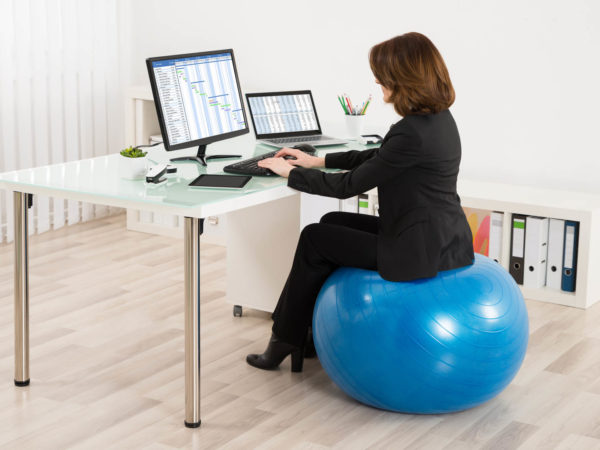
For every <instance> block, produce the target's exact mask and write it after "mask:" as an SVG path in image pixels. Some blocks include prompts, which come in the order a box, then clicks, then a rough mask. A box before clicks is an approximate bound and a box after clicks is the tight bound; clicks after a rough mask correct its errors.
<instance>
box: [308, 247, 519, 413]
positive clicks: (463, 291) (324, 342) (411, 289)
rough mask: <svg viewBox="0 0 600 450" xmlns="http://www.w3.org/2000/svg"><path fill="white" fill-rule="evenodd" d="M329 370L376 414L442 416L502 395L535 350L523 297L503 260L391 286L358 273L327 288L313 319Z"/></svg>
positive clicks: (348, 271)
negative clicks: (531, 345) (529, 347)
mask: <svg viewBox="0 0 600 450" xmlns="http://www.w3.org/2000/svg"><path fill="white" fill-rule="evenodd" d="M313 337H314V341H315V347H316V349H317V354H318V356H319V360H320V362H321V365H322V366H323V368H324V369H325V371H326V372H327V374H328V375H329V377H330V378H331V379H332V380H333V381H334V382H335V383H336V384H337V385H338V386H339V387H340V388H341V389H342V390H343V391H344V392H346V393H347V394H348V395H350V396H351V397H354V398H355V399H356V400H358V401H360V402H362V403H365V404H367V405H371V406H374V407H376V408H381V409H386V410H391V411H398V412H405V413H415V414H437V413H446V412H453V411H460V410H464V409H468V408H472V407H474V406H477V405H479V404H481V403H484V402H486V401H487V400H489V399H491V398H493V397H494V396H496V395H498V394H499V393H500V392H501V391H502V390H503V389H504V388H506V386H508V384H509V383H510V382H511V380H512V379H513V378H514V377H515V375H516V374H517V372H518V370H519V368H520V367H521V364H522V362H523V359H524V357H525V352H526V350H527V343H528V340H529V320H528V315H527V309H526V306H525V302H524V300H523V296H522V294H521V291H520V289H519V287H518V286H517V284H516V283H515V281H514V280H513V278H512V277H511V276H510V275H509V274H508V272H507V271H506V270H505V269H503V268H502V267H501V266H500V265H499V264H498V263H496V262H495V261H493V260H491V259H490V258H487V257H485V256H482V255H478V254H476V255H475V263H474V264H473V265H471V266H467V267H462V268H460V269H454V270H448V271H444V272H440V273H438V275H437V276H436V277H434V278H428V279H420V280H416V281H410V282H391V281H386V280H384V279H382V278H381V277H380V276H379V274H378V273H377V272H374V271H370V270H363V269H356V268H349V267H342V268H340V269H338V270H336V271H335V272H334V273H333V274H332V275H331V276H330V277H329V278H328V279H327V281H326V282H325V284H324V285H323V287H322V289H321V292H320V293H319V297H318V299H317V302H316V305H315V309H314V315H313Z"/></svg>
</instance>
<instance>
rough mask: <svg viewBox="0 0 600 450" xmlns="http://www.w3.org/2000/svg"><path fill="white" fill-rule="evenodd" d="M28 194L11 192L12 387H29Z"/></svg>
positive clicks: (29, 196)
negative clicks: (13, 331)
mask: <svg viewBox="0 0 600 450" xmlns="http://www.w3.org/2000/svg"><path fill="white" fill-rule="evenodd" d="M30 199H31V194H25V193H23V192H13V200H14V207H13V208H14V216H15V263H14V264H15V267H14V275H15V384H16V385H17V386H27V385H29V255H28V253H27V252H28V249H27V239H28V233H27V232H28V230H27V212H28V208H29V204H30Z"/></svg>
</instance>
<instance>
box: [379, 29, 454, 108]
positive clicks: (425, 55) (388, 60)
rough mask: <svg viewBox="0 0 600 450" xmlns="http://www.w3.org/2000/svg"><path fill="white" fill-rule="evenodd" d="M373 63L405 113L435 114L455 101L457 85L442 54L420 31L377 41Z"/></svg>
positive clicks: (385, 85)
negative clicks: (454, 85) (451, 78)
mask: <svg viewBox="0 0 600 450" xmlns="http://www.w3.org/2000/svg"><path fill="white" fill-rule="evenodd" d="M369 63H370V65H371V70H372V71H373V75H375V77H376V78H377V80H378V81H379V83H381V84H382V85H383V86H384V87H386V88H387V89H389V90H390V91H391V95H390V102H391V103H393V104H394V109H395V110H396V112H397V113H398V114H400V115H401V116H407V115H411V114H433V113H437V112H440V111H443V110H444V109H447V108H449V107H450V105H452V103H454V97H455V94H454V88H453V87H452V82H451V81H450V75H449V74H448V69H447V68H446V64H445V63H444V60H443V59H442V55H440V52H439V51H438V49H437V48H435V45H433V42H431V41H430V40H429V39H428V38H427V37H426V36H424V35H422V34H420V33H406V34H403V35H401V36H396V37H394V38H392V39H389V40H387V41H384V42H381V43H380V44H377V45H375V46H374V47H373V48H372V49H371V51H370V52H369Z"/></svg>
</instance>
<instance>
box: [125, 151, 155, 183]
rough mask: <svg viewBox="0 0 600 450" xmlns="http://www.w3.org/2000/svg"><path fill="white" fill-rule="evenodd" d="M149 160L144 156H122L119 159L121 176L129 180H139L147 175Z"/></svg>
mask: <svg viewBox="0 0 600 450" xmlns="http://www.w3.org/2000/svg"><path fill="white" fill-rule="evenodd" d="M147 167H148V160H147V158H146V157H143V158H128V157H126V156H121V157H120V159H119V176H120V177H121V178H125V179H127V180H139V179H142V178H144V177H145V176H146V172H147Z"/></svg>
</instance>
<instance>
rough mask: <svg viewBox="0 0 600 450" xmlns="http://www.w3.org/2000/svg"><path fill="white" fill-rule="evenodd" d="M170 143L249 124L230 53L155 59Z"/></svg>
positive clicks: (219, 132)
mask: <svg viewBox="0 0 600 450" xmlns="http://www.w3.org/2000/svg"><path fill="white" fill-rule="evenodd" d="M152 67H153V70H154V75H155V78H156V86H157V89H158V94H159V98H160V103H161V107H162V111H163V116H164V122H165V127H166V128H167V130H166V131H167V134H168V136H169V142H170V144H171V145H175V144H181V143H184V142H188V141H194V140H196V139H200V138H203V137H209V136H215V135H218V134H223V133H229V132H231V131H237V130H241V129H243V128H245V127H246V123H245V120H244V114H243V112H242V103H241V99H240V96H239V91H238V87H237V83H236V78H235V72H234V69H233V62H232V60H231V54H229V53H222V54H217V55H206V56H196V57H193V58H181V59H168V60H161V61H155V62H153V63H152Z"/></svg>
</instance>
